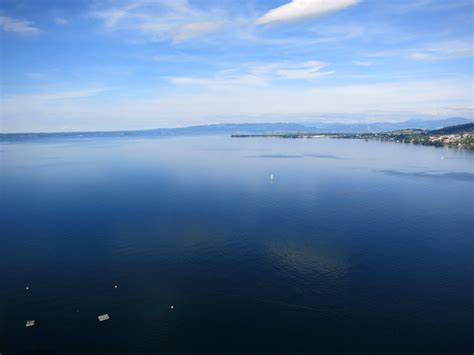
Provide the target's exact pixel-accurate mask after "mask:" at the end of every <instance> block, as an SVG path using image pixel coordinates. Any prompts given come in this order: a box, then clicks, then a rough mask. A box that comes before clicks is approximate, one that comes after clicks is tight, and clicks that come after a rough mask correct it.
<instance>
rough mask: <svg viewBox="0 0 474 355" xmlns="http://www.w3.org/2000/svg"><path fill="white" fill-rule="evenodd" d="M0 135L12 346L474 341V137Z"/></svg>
mask: <svg viewBox="0 0 474 355" xmlns="http://www.w3.org/2000/svg"><path fill="white" fill-rule="evenodd" d="M0 149H1V152H0V154H1V155H0V156H1V174H0V183H1V211H0V212H1V213H0V222H1V237H0V282H1V284H0V353H1V354H2V355H10V354H82V355H84V354H88V355H91V354H92V355H94V354H198V353H199V354H471V353H472V352H473V351H474V235H473V231H474V171H473V169H474V164H473V163H474V153H473V152H468V151H462V150H456V149H447V148H434V147H422V146H413V145H409V144H396V143H382V142H376V141H372V142H365V141H363V140H329V139H313V140H306V139H278V138H255V139H254V138H252V139H250V138H249V139H232V138H229V137H170V138H122V139H120V138H99V139H87V138H82V139H75V138H68V139H60V138H41V139H35V140H24V141H21V140H20V141H8V142H5V141H4V142H3V143H2V144H1V146H0ZM271 174H273V176H274V179H273V181H271V180H270V175H271ZM115 286H117V288H115ZM26 287H28V288H29V289H28V290H27V289H26ZM171 306H174V307H173V309H172V308H171ZM104 313H107V314H108V315H109V316H110V320H108V321H105V322H102V323H101V322H99V321H98V320H97V316H98V315H100V314H104ZM32 319H34V320H36V325H35V326H34V327H30V328H26V327H25V321H26V320H32Z"/></svg>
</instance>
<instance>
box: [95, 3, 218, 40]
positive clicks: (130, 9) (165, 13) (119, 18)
mask: <svg viewBox="0 0 474 355" xmlns="http://www.w3.org/2000/svg"><path fill="white" fill-rule="evenodd" d="M120 4H121V6H116V7H108V6H98V7H96V8H95V10H94V11H92V16H93V17H96V18H99V19H101V20H102V21H103V22H104V25H105V27H106V28H108V29H109V30H126V31H133V32H136V33H137V34H142V35H145V36H146V37H147V38H148V39H151V40H155V41H167V40H171V41H173V42H182V41H187V40H190V39H193V38H196V37H200V36H203V35H206V34H209V33H212V32H214V31H216V30H217V29H219V28H220V27H222V26H223V25H225V24H226V22H227V20H226V18H225V15H224V13H223V12H222V11H220V10H218V9H214V8H212V9H206V11H204V10H201V9H197V8H195V7H193V6H191V5H190V4H189V2H188V1H187V0H155V1H149V0H141V1H125V2H124V1H122V2H120Z"/></svg>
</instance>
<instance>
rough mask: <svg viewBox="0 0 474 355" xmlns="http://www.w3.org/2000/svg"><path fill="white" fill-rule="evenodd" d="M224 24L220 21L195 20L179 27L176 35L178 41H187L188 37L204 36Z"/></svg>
mask: <svg viewBox="0 0 474 355" xmlns="http://www.w3.org/2000/svg"><path fill="white" fill-rule="evenodd" d="M221 25H222V24H221V23H219V22H211V21H207V22H195V23H188V24H185V25H183V26H181V27H179V28H178V29H177V32H176V34H175V36H174V39H175V40H176V41H186V40H188V39H191V38H194V37H199V36H202V35H204V34H206V33H210V32H213V31H215V30H216V29H218V28H219V27H220V26H221Z"/></svg>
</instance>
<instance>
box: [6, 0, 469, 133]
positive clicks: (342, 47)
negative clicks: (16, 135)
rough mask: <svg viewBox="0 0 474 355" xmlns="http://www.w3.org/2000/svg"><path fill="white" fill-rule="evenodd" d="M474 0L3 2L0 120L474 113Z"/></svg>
mask: <svg viewBox="0 0 474 355" xmlns="http://www.w3.org/2000/svg"><path fill="white" fill-rule="evenodd" d="M473 14H474V3H473V2H472V1H470V0H467V1H465V0H458V1H455V2H450V3H447V2H445V1H441V0H413V1H408V0H406V1H405V0H401V1H397V2H394V3H386V2H377V1H374V0H367V1H359V0H339V1H330V2H329V1H324V0H293V1H289V0H265V1H256V0H245V1H241V2H238V3H236V2H234V1H230V0H220V1H218V0H199V1H197V0H196V1H192V0H189V1H187V0H139V1H130V0H91V1H88V0H80V1H74V2H62V1H53V0H45V1H41V2H37V1H32V0H21V1H14V0H4V1H2V4H1V5H0V36H1V43H0V45H1V49H2V51H1V54H0V57H1V78H0V90H1V98H0V100H1V101H0V114H1V120H0V131H1V132H48V131H49V132H50V131H78V130H85V131H93V130H130V129H145V128H158V127H184V126H191V125H199V124H213V123H228V122H235V123H240V122H246V123H261V122H279V121H280V122H302V121H304V120H308V119H310V120H311V121H318V120H323V121H328V120H329V121H331V120H332V121H338V122H376V121H378V122H385V121H394V122H397V121H405V120H407V119H412V118H429V119H438V118H439V119H441V118H447V117H466V118H470V119H472V118H473V112H474V105H473V101H474V93H473V80H472V75H473V65H474V62H473V54H474V49H473V26H472V23H473V19H474V15H473Z"/></svg>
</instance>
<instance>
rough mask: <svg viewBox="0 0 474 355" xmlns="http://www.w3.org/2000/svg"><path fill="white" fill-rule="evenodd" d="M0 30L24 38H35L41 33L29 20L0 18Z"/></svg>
mask: <svg viewBox="0 0 474 355" xmlns="http://www.w3.org/2000/svg"><path fill="white" fill-rule="evenodd" d="M0 28H1V29H2V30H3V31H5V32H12V33H17V34H20V35H24V36H33V35H37V34H39V33H41V30H40V29H39V28H37V27H35V26H34V23H33V22H31V21H27V20H21V19H15V18H12V17H7V16H0Z"/></svg>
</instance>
